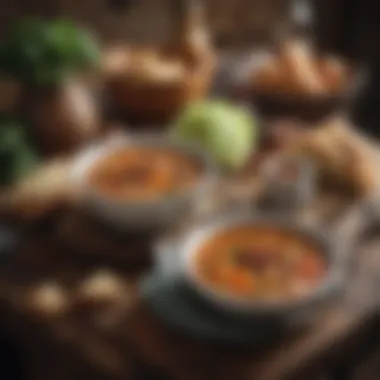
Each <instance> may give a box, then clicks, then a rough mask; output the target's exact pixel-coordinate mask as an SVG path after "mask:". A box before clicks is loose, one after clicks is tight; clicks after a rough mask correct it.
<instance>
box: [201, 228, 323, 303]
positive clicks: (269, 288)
mask: <svg viewBox="0 0 380 380" xmlns="http://www.w3.org/2000/svg"><path fill="white" fill-rule="evenodd" d="M194 264H195V268H196V270H197V273H198V275H199V277H200V278H201V280H202V281H203V282H204V283H206V284H208V285H211V286H212V287H214V288H217V289H220V290H222V291H225V292H227V293H230V294H233V295H236V296H249V297H254V298H263V299H265V298H274V299H282V298H286V299H289V298H294V297H298V296H302V295H305V294H308V293H309V292H310V291H312V290H313V289H314V288H315V286H317V285H318V284H319V283H320V282H321V281H322V280H323V278H324V276H325V274H326V270H327V262H326V260H325V258H324V257H323V256H322V254H321V252H320V251H319V248H318V247H317V246H316V245H314V244H313V243H312V242H310V241H308V239H307V238H306V237H305V238H303V237H302V236H298V235H297V234H296V233H293V232H289V231H286V230H282V229H280V228H278V229H277V228H275V227H274V228H270V227H268V228H264V227H258V226H247V227H236V228H231V229H228V230H226V231H223V232H220V233H217V234H216V235H215V236H213V237H211V238H210V239H209V240H208V241H207V242H206V243H205V244H204V245H203V246H202V247H201V249H200V250H199V251H198V252H197V254H196V257H195V262H194Z"/></svg>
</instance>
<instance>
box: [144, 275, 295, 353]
mask: <svg viewBox="0 0 380 380" xmlns="http://www.w3.org/2000/svg"><path fill="white" fill-rule="evenodd" d="M140 291H141V294H142V297H143V300H144V301H145V303H146V304H147V305H148V307H150V308H151V309H152V311H153V313H154V314H156V315H157V316H158V317H159V318H161V320H162V321H163V322H164V323H165V324H167V325H169V326H171V327H173V328H174V329H176V330H180V331H182V332H184V333H187V334H188V335H192V336H194V337H198V338H202V339H206V340H213V341H218V342H220V343H227V344H250V345H254V346H262V345H264V344H268V343H270V342H273V341H274V340H276V339H279V338H280V337H281V336H282V335H284V334H285V333H286V332H289V331H290V330H292V329H291V327H292V328H294V327H295V326H294V324H292V325H289V323H287V322H286V321H280V320H268V319H266V320H265V321H264V320H262V319H261V320H259V319H255V318H253V317H250V318H249V319H248V318H246V317H241V316H239V317H238V316H235V315H230V314H226V313H223V312H222V311H221V310H216V309H213V308H212V307H210V306H209V305H208V304H206V303H205V302H203V300H202V299H200V298H198V297H197V295H196V294H195V293H194V292H193V291H192V290H191V289H190V288H189V287H188V286H187V285H186V283H185V281H183V279H182V278H181V277H179V276H177V277H175V276H167V275H163V274H157V273H156V274H153V275H151V276H149V277H147V278H145V279H144V280H143V281H142V282H141V284H140ZM297 326H298V327H300V326H301V325H300V324H297Z"/></svg>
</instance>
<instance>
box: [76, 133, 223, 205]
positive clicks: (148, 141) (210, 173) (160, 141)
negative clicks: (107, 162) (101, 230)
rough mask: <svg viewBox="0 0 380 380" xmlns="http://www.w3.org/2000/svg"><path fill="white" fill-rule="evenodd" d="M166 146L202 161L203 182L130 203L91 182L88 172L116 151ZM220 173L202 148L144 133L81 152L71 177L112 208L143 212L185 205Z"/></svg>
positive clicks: (101, 144)
mask: <svg viewBox="0 0 380 380" xmlns="http://www.w3.org/2000/svg"><path fill="white" fill-rule="evenodd" d="M139 146H141V147H142V146H148V147H163V148H168V149H173V150H175V151H179V152H182V153H184V154H185V155H189V156H190V157H194V158H196V159H198V160H199V161H200V162H201V165H202V167H203V170H202V172H201V175H200V179H199V180H198V181H197V183H195V184H194V186H191V187H190V188H189V189H186V190H185V191H183V192H180V193H179V194H174V195H172V196H170V197H167V198H161V197H158V198H155V199H148V200H142V201H127V200H121V199H117V198H112V197H108V196H107V195H105V194H103V193H102V192H101V191H98V190H96V189H95V188H94V187H93V186H92V185H91V184H90V183H89V181H88V171H89V169H90V168H92V167H93V166H94V165H95V164H96V162H98V161H99V160H100V159H102V158H103V157H105V156H107V155H108V154H111V153H113V152H116V151H118V150H120V149H122V148H124V147H139ZM218 174H219V170H218V168H217V166H216V163H215V162H214V161H213V160H212V158H211V157H210V156H209V155H208V154H207V152H205V151H204V150H203V149H202V148H201V147H200V146H198V145H197V144H194V143H188V142H184V141H182V140H179V139H175V138H173V137H170V136H166V135H164V134H162V133H154V132H149V133H147V132H144V133H136V132H134V133H129V132H125V133H124V132H123V133H119V134H118V135H117V136H116V137H115V138H111V139H109V140H101V141H98V142H96V143H94V144H92V145H90V146H88V147H87V148H85V149H83V150H82V151H80V152H79V153H78V155H77V156H76V158H75V159H74V164H73V167H72V171H71V178H72V179H73V181H74V183H75V184H76V185H78V186H79V187H80V188H81V190H82V193H84V194H86V195H88V196H90V197H92V198H95V199H97V200H103V201H106V202H107V203H108V204H109V205H112V206H114V207H120V205H123V206H125V207H128V208H129V209H131V210H133V209H136V210H139V209H141V208H150V207H158V206H159V207H161V206H162V207H163V208H165V207H166V206H168V205H172V204H173V203H177V202H181V201H182V200H183V199H186V198H188V197H193V196H194V197H195V196H196V195H197V194H198V193H199V192H201V191H202V190H203V189H204V187H205V186H206V185H207V184H208V183H209V182H210V181H212V180H214V179H216V178H217V176H218Z"/></svg>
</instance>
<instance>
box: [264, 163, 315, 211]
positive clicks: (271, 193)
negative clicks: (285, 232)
mask: <svg viewBox="0 0 380 380" xmlns="http://www.w3.org/2000/svg"><path fill="white" fill-rule="evenodd" d="M259 176H260V179H261V181H262V192H261V197H260V198H259V208H260V209H262V211H265V212H270V213H274V214H282V215H284V214H286V215H287V216H293V215H294V216H295V215H297V214H298V212H300V211H302V210H304V209H305V207H306V206H307V205H308V204H310V203H311V202H312V201H313V199H314V196H315V190H316V178H315V167H314V165H313V164H312V163H311V162H310V161H308V160H304V159H300V158H293V157H289V158H284V157H274V158H272V159H270V160H269V161H267V162H266V163H265V164H264V165H263V167H262V168H261V170H260V172H259Z"/></svg>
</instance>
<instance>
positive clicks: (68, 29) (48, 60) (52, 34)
mask: <svg viewBox="0 0 380 380" xmlns="http://www.w3.org/2000/svg"><path fill="white" fill-rule="evenodd" d="M99 60H100V51H99V48H98V45H97V42H96V41H95V39H94V38H93V36H92V35H91V34H90V33H88V32H87V31H85V30H83V29H81V28H79V27H77V26H76V25H75V24H73V23H71V22H69V21H64V20H61V21H42V20H38V19H25V20H23V21H21V22H18V23H16V24H14V25H13V26H12V27H11V28H10V29H9V31H8V33H7V34H6V37H5V39H4V41H3V42H2V44H0V72H2V73H4V74H8V75H10V76H11V77H13V78H15V79H17V80H19V81H20V82H22V83H24V84H27V85H54V84H58V83H60V82H61V81H63V80H64V79H65V78H66V77H67V76H69V75H71V74H73V73H76V72H78V71H82V70H87V69H89V68H93V67H96V65H97V64H98V62H99Z"/></svg>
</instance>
